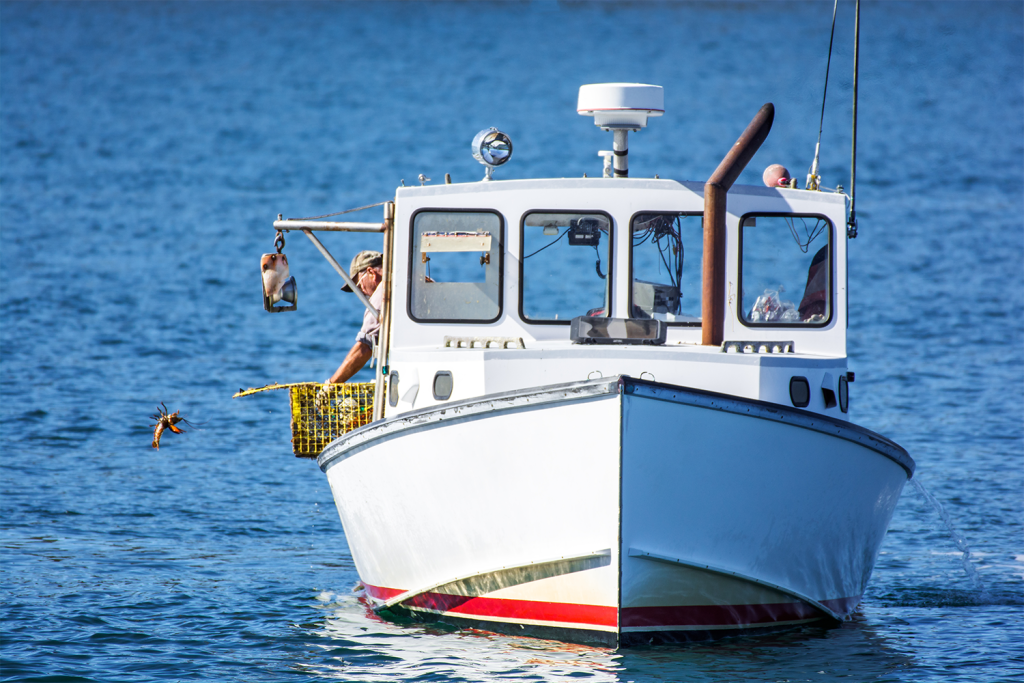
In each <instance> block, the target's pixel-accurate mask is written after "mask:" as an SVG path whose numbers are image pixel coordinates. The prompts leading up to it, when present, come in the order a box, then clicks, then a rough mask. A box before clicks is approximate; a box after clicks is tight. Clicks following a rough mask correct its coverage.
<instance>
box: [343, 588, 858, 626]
mask: <svg viewBox="0 0 1024 683" xmlns="http://www.w3.org/2000/svg"><path fill="white" fill-rule="evenodd" d="M363 585H364V586H365V588H366V592H367V593H368V594H369V595H370V597H372V598H374V599H375V600H380V601H384V600H388V599H390V598H393V597H395V596H396V595H401V594H402V593H404V592H405V591H401V590H398V589H395V588H383V587H380V586H372V585H370V584H363ZM859 601H860V597H859V596H858V597H853V598H837V599H834V600H823V601H822V604H824V605H825V606H827V607H828V608H829V609H832V610H834V611H835V612H836V613H837V614H839V615H841V616H842V615H846V614H848V613H849V612H850V610H852V609H853V608H854V607H856V606H857V603H858V602H859ZM402 605H403V606H404V607H407V608H411V609H423V610H431V611H434V612H444V613H448V614H452V615H453V616H465V617H482V618H492V619H501V620H503V621H511V622H515V621H518V620H530V621H542V622H549V623H560V624H573V625H584V624H586V625H592V626H603V627H609V626H610V627H615V626H616V625H617V624H618V621H617V618H616V617H617V614H616V612H617V610H616V608H615V607H606V606H601V605H574V604H568V603H560V602H540V601H535V600H507V599H501V598H483V597H468V596H464V595H448V594H445V593H421V594H419V595H416V596H415V597H412V598H410V599H409V600H407V601H405V602H403V603H402ZM823 616H825V615H823V614H822V613H821V611H820V610H818V609H816V608H815V607H812V606H811V605H809V604H807V603H804V602H786V603H773V604H755V605H678V606H662V607H626V608H623V609H622V614H621V624H618V625H620V626H621V627H622V628H634V629H636V628H640V629H651V630H658V629H663V628H700V627H708V628H723V627H730V626H731V627H744V626H748V625H760V626H767V625H770V624H772V623H778V622H783V623H785V622H794V621H805V620H808V619H816V618H819V617H823Z"/></svg>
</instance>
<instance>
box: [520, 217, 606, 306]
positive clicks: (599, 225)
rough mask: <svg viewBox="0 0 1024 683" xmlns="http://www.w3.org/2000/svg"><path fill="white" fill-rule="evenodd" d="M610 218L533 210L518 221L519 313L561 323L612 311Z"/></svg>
mask: <svg viewBox="0 0 1024 683" xmlns="http://www.w3.org/2000/svg"><path fill="white" fill-rule="evenodd" d="M611 228H612V219H611V216H609V215H608V214H605V213H570V212H553V211H549V212H541V211H535V212H531V213H528V214H526V215H525V216H524V217H523V225H522V240H521V244H522V252H521V260H520V271H519V273H520V277H519V280H520V283H521V286H522V289H521V291H520V299H519V304H520V305H519V313H520V315H521V316H522V318H523V320H526V321H529V322H532V323H548V324H559V323H561V324H565V325H568V324H569V322H570V321H571V320H572V319H573V318H575V317H576V316H580V315H591V316H605V317H606V316H608V315H609V312H610V310H611V300H612V277H611V253H612V252H611V242H612V240H611V234H612V231H611Z"/></svg>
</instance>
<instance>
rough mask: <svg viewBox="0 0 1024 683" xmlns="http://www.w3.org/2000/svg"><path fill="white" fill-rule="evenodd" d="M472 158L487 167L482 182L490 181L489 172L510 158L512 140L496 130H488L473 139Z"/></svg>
mask: <svg viewBox="0 0 1024 683" xmlns="http://www.w3.org/2000/svg"><path fill="white" fill-rule="evenodd" d="M473 158H474V159H476V160H477V161H479V162H480V163H481V164H483V165H484V166H486V167H487V172H486V173H485V174H484V180H490V179H491V171H492V170H493V169H494V168H496V167H498V166H501V165H502V164H504V163H505V162H506V161H508V160H509V159H511V158H512V140H511V138H509V136H507V135H505V134H504V133H502V132H501V131H500V130H498V129H497V128H488V129H487V130H482V131H480V132H479V133H477V134H476V136H475V137H474V138H473Z"/></svg>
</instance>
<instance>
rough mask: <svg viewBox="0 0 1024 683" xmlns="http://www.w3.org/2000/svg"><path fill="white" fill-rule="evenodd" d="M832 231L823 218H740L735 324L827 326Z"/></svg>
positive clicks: (830, 296)
mask: <svg viewBox="0 0 1024 683" xmlns="http://www.w3.org/2000/svg"><path fill="white" fill-rule="evenodd" d="M832 233H833V229H832V223H831V222H829V220H828V219H827V218H825V217H823V216H806V215H804V216H799V215H762V214H748V215H746V216H744V217H743V218H742V219H741V221H740V283H739V286H740V300H739V306H740V310H739V317H740V320H741V321H742V322H743V323H744V324H746V325H773V326H776V325H808V326H822V325H825V324H827V323H828V321H829V320H830V319H831V318H832V259H831V256H830V253H831V250H830V249H829V247H830V245H831V240H832Z"/></svg>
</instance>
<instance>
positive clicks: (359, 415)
mask: <svg viewBox="0 0 1024 683" xmlns="http://www.w3.org/2000/svg"><path fill="white" fill-rule="evenodd" d="M321 386H323V385H321V384H318V383H316V382H306V383H304V384H295V385H292V386H290V387H289V389H288V397H289V402H290V403H291V407H292V452H293V453H295V455H297V456H300V457H306V458H315V457H316V456H318V455H320V452H321V451H323V449H324V448H326V447H327V444H329V443H331V442H332V441H334V440H335V439H337V438H338V437H339V436H341V435H342V434H345V433H347V432H351V431H352V430H353V429H356V428H357V427H362V426H363V425H366V424H370V422H371V421H372V420H373V389H374V383H373V382H350V383H345V384H332V385H331V388H330V393H329V400H328V401H327V402H326V404H324V405H321V406H320V408H319V409H317V407H316V405H314V403H313V399H315V398H316V395H317V392H319V391H320V387H321Z"/></svg>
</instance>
